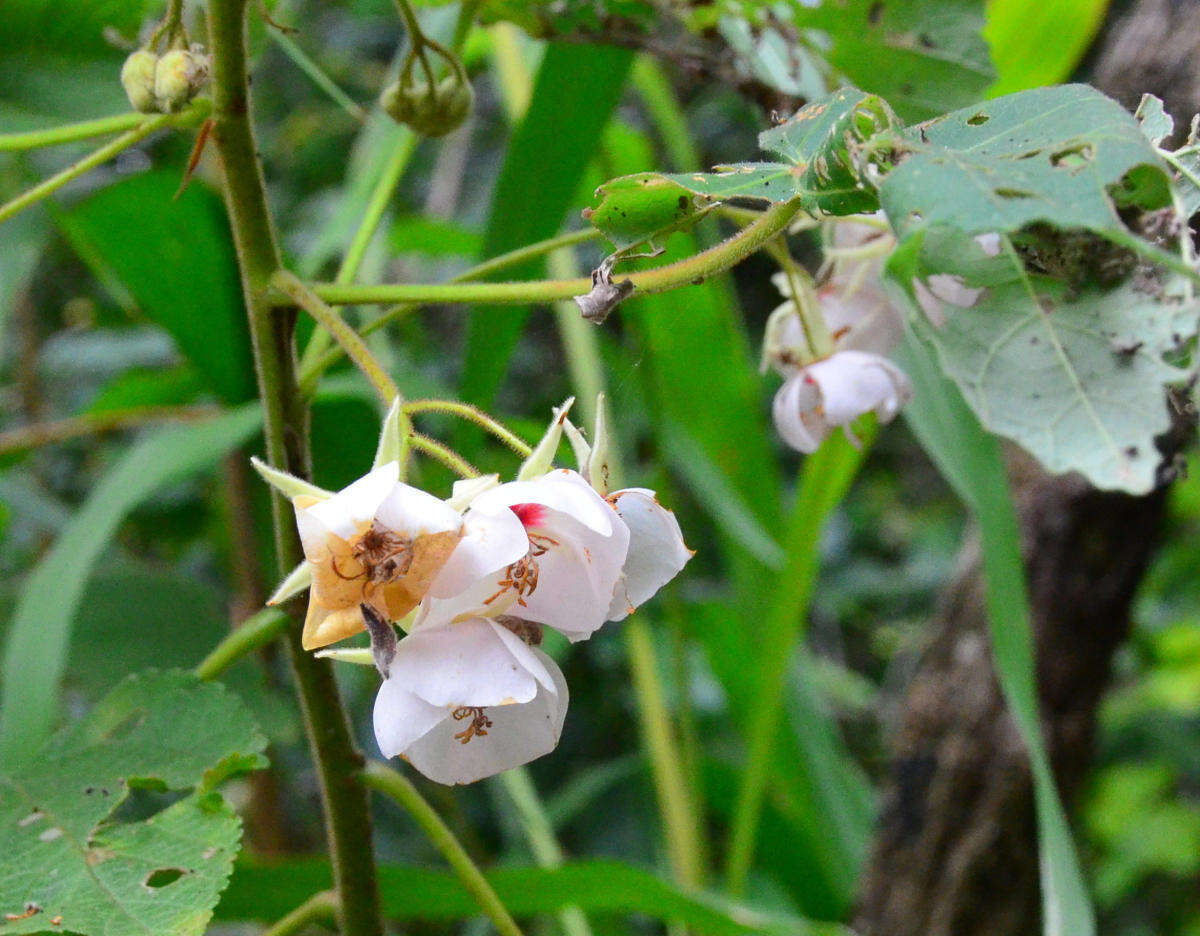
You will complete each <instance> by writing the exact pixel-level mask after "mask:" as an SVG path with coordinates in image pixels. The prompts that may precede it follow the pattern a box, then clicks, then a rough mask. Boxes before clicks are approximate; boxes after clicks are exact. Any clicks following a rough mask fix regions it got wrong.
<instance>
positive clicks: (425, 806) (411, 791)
mask: <svg viewBox="0 0 1200 936" xmlns="http://www.w3.org/2000/svg"><path fill="white" fill-rule="evenodd" d="M361 776H362V781H363V783H365V784H366V785H367V786H369V787H370V788H371V789H373V790H377V791H378V792H380V793H382V794H383V795H384V796H386V797H388V799H390V800H392V801H393V802H395V803H396V804H397V805H399V806H400V807H402V808H403V809H404V810H405V811H407V812H408V814H409V815H410V816H412V817H413V821H415V822H416V824H417V825H418V826H420V827H421V831H422V832H424V833H425V835H426V837H427V838H428V839H429V841H430V842H432V843H433V847H434V848H436V849H437V850H438V851H439V852H441V853H442V857H443V858H445V859H446V861H447V862H448V863H449V865H450V868H451V869H452V870H453V871H454V873H455V874H456V875H457V876H458V879H459V881H461V882H462V885H463V887H464V888H465V889H466V891H467V893H468V894H470V895H471V897H472V898H474V900H475V902H476V903H477V904H478V905H479V909H480V910H482V911H483V912H484V914H485V915H486V916H487V917H488V919H489V920H491V921H492V925H493V926H495V927H496V931H497V932H498V933H500V936H522V934H521V928H520V927H519V926H517V924H516V921H515V920H513V918H512V917H511V916H509V913H508V911H507V910H506V909H505V908H504V904H502V903H501V902H500V898H499V897H497V896H496V892H495V891H494V890H492V885H491V884H489V883H488V882H487V878H485V877H484V876H483V872H482V871H480V870H479V867H478V866H477V865H476V864H475V862H474V861H472V860H471V856H470V855H468V854H467V852H466V849H464V848H463V847H462V844H461V843H460V842H459V841H458V839H457V838H455V836H454V833H453V832H451V831H450V828H449V827H448V826H447V825H446V823H444V822H443V821H442V817H441V816H439V815H438V814H437V813H436V812H434V809H433V807H432V806H430V805H429V803H427V802H426V801H425V798H424V797H423V796H421V793H420V791H419V790H418V789H417V788H416V787H415V786H413V784H412V782H411V781H410V780H409V779H408V778H407V777H405V776H404V775H403V774H401V773H398V772H397V771H395V770H392V768H391V767H388V766H386V765H384V764H381V763H378V762H376V761H372V762H371V763H369V764H367V766H366V768H365V769H364V770H363V772H362V775H361Z"/></svg>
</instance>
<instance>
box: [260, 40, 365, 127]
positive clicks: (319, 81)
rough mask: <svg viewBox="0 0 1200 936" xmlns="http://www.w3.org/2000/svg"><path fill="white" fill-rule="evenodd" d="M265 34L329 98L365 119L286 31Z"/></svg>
mask: <svg viewBox="0 0 1200 936" xmlns="http://www.w3.org/2000/svg"><path fill="white" fill-rule="evenodd" d="M267 34H268V35H269V36H270V37H271V38H272V39H273V40H274V41H275V44H276V45H277V46H279V48H280V49H281V50H282V51H283V54H284V55H286V56H287V57H288V58H289V59H291V60H292V64H294V65H295V66H296V67H297V68H299V69H300V71H302V72H304V74H305V75H307V76H308V79H309V80H310V81H311V82H312V83H313V84H315V85H316V86H317V87H318V88H320V89H321V90H322V91H324V92H325V93H326V94H327V95H328V96H329V99H330V100H332V101H333V102H334V103H335V104H337V105H338V107H340V108H341V109H342V110H344V111H345V112H346V113H347V114H349V115H350V116H351V117H353V118H354V119H355V120H357V121H358V122H359V123H362V122H363V121H365V120H366V119H367V113H366V111H364V110H363V109H362V107H360V106H359V105H358V104H357V103H355V101H354V99H353V98H351V97H350V95H348V94H347V93H346V92H345V91H343V90H342V89H341V88H340V87H339V86H338V83H337V82H336V81H334V80H333V79H332V78H330V77H329V75H327V74H326V73H325V71H324V69H322V68H321V66H320V65H318V64H317V63H316V62H315V61H313V59H312V58H311V57H310V56H309V54H308V53H307V52H305V51H304V50H303V49H302V48H300V46H299V44H297V42H296V41H295V40H294V39H293V38H292V37H291V36H289V35H288V34H287V33H285V32H284V31H283V30H281V29H268V30H267Z"/></svg>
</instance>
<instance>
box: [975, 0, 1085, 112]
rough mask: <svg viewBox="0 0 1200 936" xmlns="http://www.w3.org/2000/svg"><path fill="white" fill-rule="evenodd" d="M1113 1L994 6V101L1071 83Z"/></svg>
mask: <svg viewBox="0 0 1200 936" xmlns="http://www.w3.org/2000/svg"><path fill="white" fill-rule="evenodd" d="M1107 9H1108V0H991V2H989V3H988V5H987V26H986V27H985V29H984V31H983V34H984V37H985V38H986V39H987V40H988V44H989V45H990V46H991V48H992V60H993V61H994V62H995V64H996V83H995V84H994V85H993V86H992V87H991V89H990V93H991V95H992V96H995V95H999V94H1009V93H1011V92H1013V91H1023V90H1024V89H1026V88H1036V87H1040V86H1041V85H1052V84H1058V83H1059V82H1061V81H1066V80H1067V79H1068V78H1070V77H1071V73H1072V72H1074V71H1075V68H1076V66H1077V65H1078V64H1079V62H1080V60H1081V59H1082V58H1083V56H1084V55H1085V54H1086V52H1087V50H1088V47H1089V46H1090V45H1091V44H1092V40H1093V39H1094V38H1095V37H1096V33H1097V32H1098V31H1099V30H1100V26H1101V24H1103V22H1104V14H1105V12H1106V11H1107Z"/></svg>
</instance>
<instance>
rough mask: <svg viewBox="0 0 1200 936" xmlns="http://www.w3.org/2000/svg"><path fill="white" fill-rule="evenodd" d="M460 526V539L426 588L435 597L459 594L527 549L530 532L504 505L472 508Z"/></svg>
mask: <svg viewBox="0 0 1200 936" xmlns="http://www.w3.org/2000/svg"><path fill="white" fill-rule="evenodd" d="M462 525H463V526H462V531H463V537H462V539H461V540H459V541H458V545H457V546H455V547H454V552H452V553H451V554H450V558H449V559H448V560H446V564H445V565H444V566H442V569H441V571H440V572H438V574H437V577H436V578H435V579H434V580H433V584H432V585H430V587H429V595H431V596H432V597H434V598H450V597H453V596H455V595H459V594H462V593H463V592H464V591H466V590H467V588H469V587H470V586H471V585H473V584H476V583H477V582H479V581H480V580H481V579H483V578H485V577H487V576H490V575H491V574H492V573H494V572H499V571H500V570H502V569H504V568H506V567H507V566H508V565H510V564H511V563H513V562H516V561H517V560H518V559H520V558H521V557H522V556H524V555H525V553H526V552H528V551H529V535H528V534H527V533H526V532H525V527H524V526H523V525H522V524H521V521H520V520H518V519H517V515H516V514H515V513H513V512H512V511H511V510H509V509H508V508H507V507H501V508H500V509H499V511H497V512H495V513H492V512H488V511H484V510H478V509H475V508H472V509H471V510H469V511H467V514H466V516H464V517H463V518H462ZM493 590H494V589H493ZM489 594H490V592H489ZM483 597H484V598H486V597H487V595H484V596H483Z"/></svg>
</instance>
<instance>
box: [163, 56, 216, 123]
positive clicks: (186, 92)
mask: <svg viewBox="0 0 1200 936" xmlns="http://www.w3.org/2000/svg"><path fill="white" fill-rule="evenodd" d="M207 80H208V58H207V56H205V55H204V54H203V53H202V52H199V51H192V50H189V49H172V50H171V51H170V52H167V53H166V54H165V55H163V56H162V58H160V59H159V60H158V67H157V68H156V69H155V70H154V96H155V97H156V98H157V99H158V108H159V110H161V111H162V112H163V113H168V114H169V113H174V112H175V111H177V110H179V109H180V108H182V107H183V106H184V105H185V104H187V102H188V101H190V100H191V99H192V98H193V97H195V95H196V92H197V91H199V90H200V88H201V87H202V86H203V85H204V83H205V82H206V81H207Z"/></svg>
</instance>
